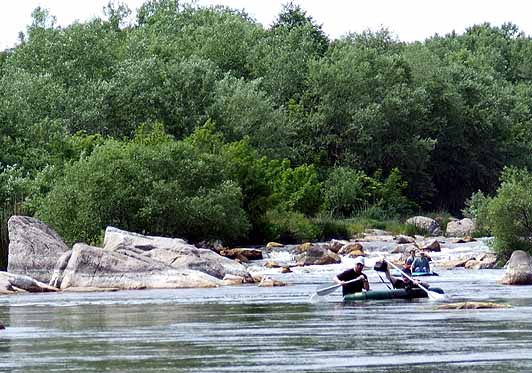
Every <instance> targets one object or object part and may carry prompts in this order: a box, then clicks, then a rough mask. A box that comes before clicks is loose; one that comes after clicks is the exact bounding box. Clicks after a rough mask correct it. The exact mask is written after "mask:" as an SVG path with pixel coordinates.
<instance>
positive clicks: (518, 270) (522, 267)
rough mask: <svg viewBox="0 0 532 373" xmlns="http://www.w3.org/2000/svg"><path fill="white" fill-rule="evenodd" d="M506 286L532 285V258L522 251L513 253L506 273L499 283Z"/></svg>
mask: <svg viewBox="0 0 532 373" xmlns="http://www.w3.org/2000/svg"><path fill="white" fill-rule="evenodd" d="M499 282H500V283H501V284H504V285H532V258H531V257H530V255H528V253H526V252H525V251H522V250H516V251H514V252H513V253H512V256H511V257H510V260H509V261H508V263H507V265H506V273H505V274H504V276H503V278H502V279H501V280H500V281H499Z"/></svg>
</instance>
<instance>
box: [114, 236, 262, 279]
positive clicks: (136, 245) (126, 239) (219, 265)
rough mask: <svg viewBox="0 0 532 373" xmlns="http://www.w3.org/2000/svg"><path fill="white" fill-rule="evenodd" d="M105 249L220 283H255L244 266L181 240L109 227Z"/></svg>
mask: <svg viewBox="0 0 532 373" xmlns="http://www.w3.org/2000/svg"><path fill="white" fill-rule="evenodd" d="M104 249H105V250H109V251H114V252H118V253H128V252H135V253H137V254H139V255H142V256H146V257H148V258H151V259H154V260H157V261H160V262H162V263H165V264H167V265H169V266H171V267H173V268H176V269H179V270H183V269H192V270H196V271H200V272H204V273H207V274H209V275H211V276H214V277H216V278H219V279H223V278H224V277H225V276H226V275H234V276H241V277H244V278H246V279H248V280H249V281H250V282H252V281H253V279H252V278H251V275H249V273H248V272H247V270H246V267H244V266H243V265H242V264H240V263H238V262H236V261H234V260H231V259H229V258H226V257H223V256H221V255H219V254H217V253H215V252H214V251H212V250H209V249H198V248H197V247H195V246H193V245H190V244H188V243H187V242H186V241H184V240H182V239H179V238H168V237H157V236H145V235H142V234H138V233H131V232H127V231H123V230H120V229H118V228H114V227H107V229H106V230H105V238H104Z"/></svg>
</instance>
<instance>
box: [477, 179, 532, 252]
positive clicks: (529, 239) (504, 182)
mask: <svg viewBox="0 0 532 373" xmlns="http://www.w3.org/2000/svg"><path fill="white" fill-rule="evenodd" d="M531 188H532V174H531V173H530V172H527V171H526V170H522V169H515V168H507V169H505V170H504V172H503V173H502V175H501V186H500V187H499V188H498V189H497V194H496V196H495V197H493V198H491V199H489V201H488V202H487V206H486V207H484V208H485V209H486V210H487V215H488V216H487V219H488V222H489V227H490V228H491V231H492V232H493V235H494V237H495V249H496V250H497V251H498V253H499V254H500V255H502V256H503V257H505V258H509V257H510V255H511V253H512V252H513V251H514V250H525V251H529V252H532V194H531V193H530V190H532V189H531ZM477 199H478V197H477ZM484 208H483V209H484Z"/></svg>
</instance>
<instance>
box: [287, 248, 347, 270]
mask: <svg viewBox="0 0 532 373" xmlns="http://www.w3.org/2000/svg"><path fill="white" fill-rule="evenodd" d="M341 261H342V259H341V258H340V256H339V255H338V254H335V253H333V252H332V251H331V250H329V249H327V248H325V247H321V246H319V245H313V246H312V247H311V248H310V249H308V250H307V251H306V252H305V253H303V254H301V255H300V256H299V257H298V260H297V265H298V266H309V265H324V264H336V263H340V262H341Z"/></svg>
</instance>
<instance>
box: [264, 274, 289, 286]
mask: <svg viewBox="0 0 532 373" xmlns="http://www.w3.org/2000/svg"><path fill="white" fill-rule="evenodd" d="M258 286H260V287H271V286H286V283H284V282H282V281H279V280H274V279H273V278H271V277H267V276H265V277H263V278H262V280H261V281H260V283H259V285H258Z"/></svg>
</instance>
